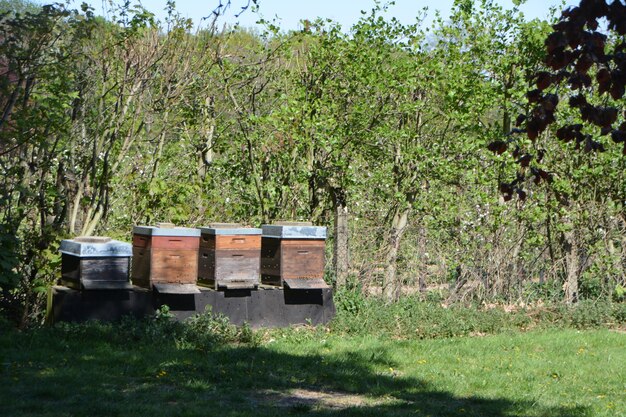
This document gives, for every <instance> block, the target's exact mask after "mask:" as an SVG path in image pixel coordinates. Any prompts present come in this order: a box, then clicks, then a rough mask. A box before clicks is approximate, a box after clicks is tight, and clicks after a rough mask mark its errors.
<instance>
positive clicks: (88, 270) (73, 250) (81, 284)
mask: <svg viewBox="0 0 626 417" xmlns="http://www.w3.org/2000/svg"><path fill="white" fill-rule="evenodd" d="M59 251H60V252H61V284H63V285H65V286H67V287H69V288H74V289H77V290H117V289H121V290H126V289H132V285H130V282H129V279H128V278H129V277H128V267H129V264H130V258H131V256H132V250H131V245H130V243H124V242H120V241H119V240H113V239H111V238H109V237H96V236H89V237H76V238H74V239H66V240H63V241H61V245H60V248H59Z"/></svg>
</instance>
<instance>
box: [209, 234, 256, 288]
mask: <svg viewBox="0 0 626 417" xmlns="http://www.w3.org/2000/svg"><path fill="white" fill-rule="evenodd" d="M200 230H201V232H202V234H201V238H200V256H199V259H198V280H199V281H200V282H202V283H203V284H207V285H209V286H210V287H211V288H214V289H216V290H217V289H220V288H224V289H236V288H248V289H253V288H256V287H258V285H259V273H260V261H261V229H253V228H244V227H241V226H240V225H237V224H224V223H222V224H212V225H210V226H209V227H203V228H201V229H200Z"/></svg>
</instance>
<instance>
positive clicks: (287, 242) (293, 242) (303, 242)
mask: <svg viewBox="0 0 626 417" xmlns="http://www.w3.org/2000/svg"><path fill="white" fill-rule="evenodd" d="M276 240H280V244H281V246H282V247H283V248H284V247H286V246H310V247H314V248H324V247H326V241H325V240H324V239H276Z"/></svg>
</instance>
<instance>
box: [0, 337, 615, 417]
mask: <svg viewBox="0 0 626 417" xmlns="http://www.w3.org/2000/svg"><path fill="white" fill-rule="evenodd" d="M283 414H285V415H312V416H331V415H341V416H344V415H371V416H404V415H416V416H490V417H498V416H503V417H504V416H550V417H579V416H611V417H613V416H626V334H623V333H618V332H615V331H609V330H586V331H577V330H563V329H559V330H543V331H535V332H528V333H511V334H500V335H495V336H486V337H461V338H450V339H437V340H391V339H385V338H382V337H368V336H362V335H361V336H347V335H342V334H333V333H331V332H329V331H327V330H325V329H317V330H311V329H291V330H286V331H285V330H282V331H271V332H267V333H266V334H265V335H264V336H263V341H262V342H261V343H260V344H259V345H258V346H252V345H220V344H213V345H210V346H206V347H205V348H204V349H197V346H196V349H191V348H189V347H185V346H183V345H181V343H176V341H175V340H173V339H172V340H170V339H168V338H162V337H161V338H160V337H147V336H145V334H144V335H143V336H141V337H139V336H136V335H135V336H133V333H132V332H128V331H125V330H123V329H120V327H119V326H111V325H108V326H99V325H87V326H62V327H60V328H51V329H50V328H48V329H38V330H31V331H27V332H23V333H18V332H14V331H8V332H7V331H4V332H3V333H2V334H1V335H0V416H7V417H8V416H11V417H20V416H155V417H156V416H211V415H215V416H218V415H219V416H265V415H267V416H273V415H283Z"/></svg>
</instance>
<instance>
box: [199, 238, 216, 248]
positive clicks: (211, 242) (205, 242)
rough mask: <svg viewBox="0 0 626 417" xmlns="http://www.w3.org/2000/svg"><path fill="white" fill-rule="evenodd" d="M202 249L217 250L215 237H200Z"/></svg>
mask: <svg viewBox="0 0 626 417" xmlns="http://www.w3.org/2000/svg"><path fill="white" fill-rule="evenodd" d="M200 248H201V249H204V250H215V235H207V234H202V235H201V236H200Z"/></svg>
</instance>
